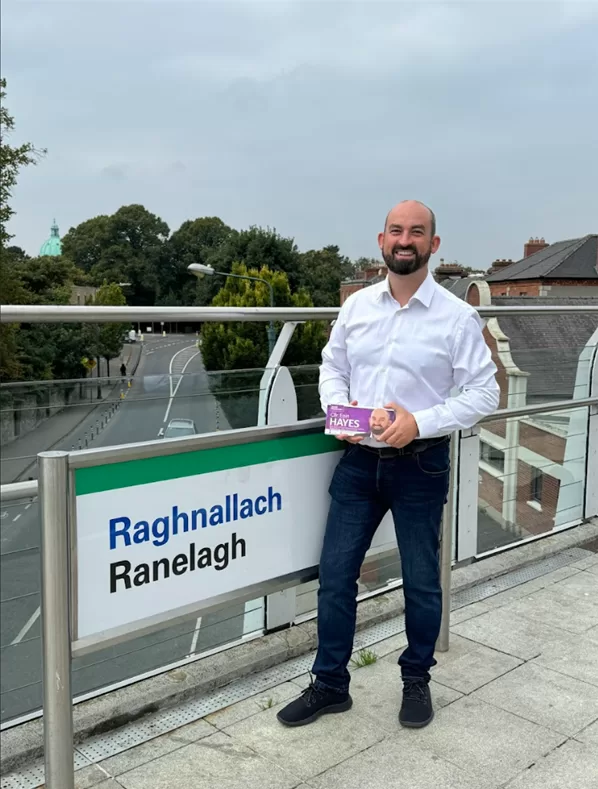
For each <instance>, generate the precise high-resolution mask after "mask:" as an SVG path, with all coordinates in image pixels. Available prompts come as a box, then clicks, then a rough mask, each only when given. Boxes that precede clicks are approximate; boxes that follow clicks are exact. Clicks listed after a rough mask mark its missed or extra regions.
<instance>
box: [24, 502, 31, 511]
mask: <svg viewBox="0 0 598 789" xmlns="http://www.w3.org/2000/svg"><path fill="white" fill-rule="evenodd" d="M29 507H31V502H29V504H25V509H26V510H28V509H29Z"/></svg>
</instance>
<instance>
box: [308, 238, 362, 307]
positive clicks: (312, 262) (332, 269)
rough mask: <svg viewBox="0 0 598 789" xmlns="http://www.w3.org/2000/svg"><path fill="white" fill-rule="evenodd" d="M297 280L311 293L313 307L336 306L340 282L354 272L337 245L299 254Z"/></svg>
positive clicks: (337, 304) (338, 298) (338, 300)
mask: <svg viewBox="0 0 598 789" xmlns="http://www.w3.org/2000/svg"><path fill="white" fill-rule="evenodd" d="M298 272H299V282H300V284H301V287H303V288H305V289H306V290H307V291H308V292H309V294H310V295H311V298H312V301H313V304H314V307H338V306H339V304H340V287H341V282H342V281H343V280H344V279H347V278H348V277H351V276H352V275H353V273H354V270H353V264H352V263H351V261H350V260H349V258H347V257H345V256H344V255H341V253H340V250H339V248H338V247H337V246H334V245H330V246H327V247H324V249H310V250H309V252H303V253H302V254H301V255H300V256H299V269H298Z"/></svg>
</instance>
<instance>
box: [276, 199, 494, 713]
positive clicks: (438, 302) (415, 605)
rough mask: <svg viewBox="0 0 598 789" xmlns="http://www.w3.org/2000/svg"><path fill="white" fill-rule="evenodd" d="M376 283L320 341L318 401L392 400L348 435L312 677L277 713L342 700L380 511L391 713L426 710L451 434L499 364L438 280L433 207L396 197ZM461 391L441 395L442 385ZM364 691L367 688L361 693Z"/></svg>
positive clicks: (472, 319) (472, 418) (482, 410)
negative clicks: (395, 686)
mask: <svg viewBox="0 0 598 789" xmlns="http://www.w3.org/2000/svg"><path fill="white" fill-rule="evenodd" d="M378 244H379V246H380V249H381V252H382V257H383V259H384V262H385V263H386V266H387V267H388V276H387V277H386V278H385V280H384V281H383V282H379V283H376V284H373V285H370V286H369V287H367V288H364V289H363V290H360V291H358V292H357V293H354V294H352V295H351V296H350V297H349V298H348V299H347V301H346V302H345V303H344V304H343V306H342V307H341V310H340V312H339V316H338V319H337V321H336V322H335V324H334V327H333V329H332V332H331V335H330V339H329V341H328V344H327V345H326V347H325V348H324V351H323V353H322V365H321V368H320V383H319V392H320V399H321V404H322V408H323V409H324V411H325V410H326V408H327V407H328V405H348V404H353V405H357V404H360V405H363V406H364V407H368V408H392V409H393V410H394V411H395V414H396V418H395V420H394V422H393V424H391V426H390V427H388V428H387V429H386V430H385V431H384V432H383V433H382V434H381V435H379V436H377V437H375V436H373V435H370V436H367V437H355V436H353V437H346V436H339V438H340V439H341V440H346V441H347V447H346V449H345V452H344V455H343V456H342V458H341V460H340V462H339V464H338V466H337V468H336V470H335V473H334V475H333V479H332V482H331V484H330V488H329V493H330V497H331V503H330V510H329V514H328V521H327V525H326V532H325V537H324V544H323V548H322V555H321V559H320V587H319V592H318V651H317V655H316V659H315V663H314V666H313V674H314V675H315V680H313V681H312V683H311V684H310V685H309V687H308V688H306V690H305V691H304V692H303V693H302V695H301V696H300V697H299V698H298V699H296V700H295V701H293V702H291V703H290V704H288V705H287V706H286V707H285V708H284V709H283V710H281V711H280V712H279V713H278V720H279V721H280V722H281V723H283V724H285V725H287V726H302V725H304V724H307V723H311V722H312V721H314V720H316V718H318V717H319V716H320V715H322V714H324V713H332V712H344V711H346V710H348V709H350V708H351V706H352V700H351V696H350V695H349V683H350V675H349V672H348V670H347V666H348V664H349V660H350V658H351V653H352V649H353V639H354V635H355V619H356V613H357V601H356V597H357V581H358V578H359V574H360V569H361V566H362V563H363V560H364V557H365V554H366V552H367V550H368V548H369V547H370V543H371V541H372V538H373V536H374V533H375V532H376V529H377V528H378V525H379V524H380V522H381V520H382V518H383V517H384V516H385V514H386V513H387V512H388V511H389V510H390V512H391V513H392V516H393V520H394V524H395V531H396V536H397V542H398V547H399V553H400V558H401V568H402V577H403V591H404V595H405V627H406V636H407V647H406V649H405V650H404V652H403V653H402V654H401V656H400V657H399V661H398V663H399V666H400V668H401V675H402V680H403V697H402V704H401V708H400V712H399V721H400V723H401V724H402V725H403V726H407V727H411V728H421V727H423V726H426V725H427V724H428V723H430V721H431V720H432V718H433V717H434V710H433V705H432V699H431V695H430V689H429V681H430V673H429V672H430V669H431V668H432V667H433V666H434V665H436V660H435V659H434V650H435V645H436V641H437V638H438V635H439V632H440V620H441V613H442V591H441V587H440V567H439V540H440V525H441V520H442V512H443V508H444V504H445V502H446V501H447V494H448V487H449V466H450V452H449V448H450V447H449V444H450V435H451V433H453V432H454V431H456V430H460V429H465V428H470V427H473V426H474V425H475V424H476V422H477V421H478V420H479V419H480V418H481V417H483V416H486V415H488V414H491V413H492V412H493V411H494V410H495V409H496V407H497V405H498V401H499V387H498V385H497V383H496V378H495V374H496V366H495V364H494V362H493V361H492V358H491V354H490V350H489V348H488V346H487V345H486V342H485V340H484V337H483V334H482V328H483V323H482V321H481V320H480V318H479V316H478V314H477V312H476V310H475V309H474V308H473V307H471V306H470V305H468V304H466V303H465V302H464V301H461V300H460V299H458V298H457V297H456V296H453V295H452V294H451V293H450V292H449V291H448V290H446V289H445V288H443V287H442V286H440V285H438V284H437V283H436V281H435V280H434V278H433V276H432V274H431V273H430V272H429V270H428V261H429V259H430V256H431V255H433V254H434V253H435V252H436V251H437V250H438V247H439V246H440V238H439V237H438V236H437V235H436V219H435V216H434V214H433V212H432V211H431V210H430V209H429V208H427V207H426V206H425V205H423V204H422V203H420V202H418V201H414V200H408V201H404V202H402V203H399V204H398V205H397V206H395V207H394V208H393V209H392V210H391V211H390V213H389V214H388V216H387V219H386V224H385V227H384V231H383V232H382V233H380V234H379V236H378ZM454 389H456V390H458V391H459V393H458V394H457V396H455V397H451V392H452V390H454ZM363 704H367V699H363Z"/></svg>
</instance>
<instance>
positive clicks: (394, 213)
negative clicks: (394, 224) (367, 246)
mask: <svg viewBox="0 0 598 789" xmlns="http://www.w3.org/2000/svg"><path fill="white" fill-rule="evenodd" d="M414 212H415V214H416V215H418V214H419V215H421V214H422V212H425V213H426V214H427V218H428V221H427V223H426V224H427V225H428V226H429V231H430V238H432V237H433V236H435V235H436V215H435V214H434V211H432V209H431V208H429V207H428V206H427V205H426V204H425V203H422V202H421V201H420V200H401V202H400V203H397V204H396V205H395V206H394V208H391V209H390V211H389V212H388V214H387V215H386V221H385V223H384V230H385V231H386V229H387V227H388V224H389V221H390V220H393V219H395V218H398V219H402V218H403V216H405V215H406V214H410V215H413V213H414Z"/></svg>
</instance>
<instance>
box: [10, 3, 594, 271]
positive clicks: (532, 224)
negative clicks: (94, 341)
mask: <svg viewBox="0 0 598 789" xmlns="http://www.w3.org/2000/svg"><path fill="white" fill-rule="evenodd" d="M597 40H598V2H595V1H594V0H587V1H586V2H579V3H578V2H573V0H572V1H571V2H552V3H542V2H535V1H534V2H527V3H526V2H518V3H514V2H509V0H501V2H497V3H492V2H487V1H486V0H476V2H470V3H446V2H439V3H431V2H424V1H423V0H422V2H417V3H416V2H409V3H402V2H399V0H393V1H392V2H390V1H389V2H375V1H374V0H367V2H346V1H345V2H341V1H340V0H271V1H270V2H259V0H242V1H241V2H237V3H232V2H228V0H217V2H204V1H203V0H194V1H193V2H176V1H175V0H162V2H147V1H145V2H144V1H143V0H137V1H136V2H123V1H122V0H120V1H119V2H116V1H114V2H113V1H111V0H102V1H101V2H100V1H97V2H94V1H93V0H70V1H64V2H55V1H54V0H39V1H38V2H26V1H25V0H18V1H17V0H3V2H2V49H3V52H2V73H3V75H4V76H5V77H6V78H7V80H8V101H7V106H8V107H9V109H10V111H11V113H12V114H13V116H14V117H15V120H16V124H17V126H16V131H15V134H14V136H13V141H14V142H15V143H16V142H19V141H24V140H31V141H32V142H34V143H35V144H36V145H37V146H40V147H45V148H47V149H48V155H47V156H46V158H45V159H44V160H43V161H42V162H41V163H40V164H39V165H38V166H37V167H35V168H28V169H27V170H26V171H24V172H23V173H22V175H21V177H20V181H19V185H18V187H17V190H16V193H15V197H14V200H13V206H14V208H15V209H16V211H17V216H16V217H15V218H14V220H13V221H12V222H11V231H12V232H13V233H14V234H15V239H14V242H13V243H16V244H19V245H21V246H23V247H24V248H25V249H26V250H27V251H28V252H29V253H31V254H35V253H36V252H37V250H38V248H39V246H40V245H41V244H42V242H43V241H44V240H45V238H46V237H47V235H48V232H49V225H50V223H51V221H52V219H53V217H54V216H55V217H56V219H57V221H58V224H59V226H60V231H61V234H64V233H65V232H66V231H67V230H68V228H69V227H72V226H73V225H76V224H78V223H79V222H81V221H83V220H85V219H88V218H90V217H92V216H95V215H97V214H105V213H112V212H113V211H115V210H116V209H118V208H119V207H120V206H121V205H125V204H129V203H142V204H143V205H145V206H146V208H148V209H149V210H150V211H153V212H154V213H156V214H158V215H159V216H161V217H162V218H163V219H164V220H165V221H166V222H167V223H168V225H169V226H170V229H171V230H175V229H176V228H177V227H178V226H179V225H180V223H181V222H182V221H184V220H185V219H189V218H195V217H198V216H206V215H207V216H214V215H216V216H220V217H221V218H222V219H223V220H224V221H225V222H227V223H229V224H230V225H232V226H234V227H237V228H243V227H248V226H249V225H251V224H259V225H262V226H266V225H268V226H270V227H275V228H276V229H277V230H278V231H279V232H280V233H282V234H284V235H289V236H293V237H294V238H295V240H296V242H297V244H298V246H299V248H300V249H302V250H305V249H310V248H318V247H321V246H324V245H326V244H338V245H339V246H340V248H341V250H342V252H343V253H345V254H347V255H349V256H351V257H353V258H355V257H358V256H360V255H372V256H374V255H375V256H377V255H378V248H377V245H376V234H377V232H378V230H379V229H380V228H381V225H382V223H383V220H384V215H385V213H386V211H387V210H388V209H389V208H390V206H391V205H393V204H394V203H395V202H397V201H399V200H401V199H404V198H417V199H420V200H423V201H424V202H427V203H428V204H429V205H430V206H432V208H433V209H434V210H435V212H436V215H437V220H438V230H439V233H440V235H441V237H442V245H441V248H440V251H439V252H438V254H437V256H436V263H437V262H438V258H440V257H444V258H445V259H446V260H453V259H458V260H460V261H461V262H463V263H465V264H467V265H470V266H480V267H484V268H486V267H487V266H488V265H489V264H490V263H491V262H492V261H493V260H494V259H495V258H496V257H501V258H502V257H511V258H513V259H518V258H520V257H521V255H522V251H523V244H524V242H525V241H526V240H527V239H528V238H529V236H530V235H533V236H542V235H543V236H545V237H546V239H547V240H548V241H556V240H559V239H563V238H572V237H576V236H580V235H584V234H586V233H589V232H597V231H598V134H597V129H598V88H597V85H598V76H597V75H598V47H597V46H596V41H597Z"/></svg>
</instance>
